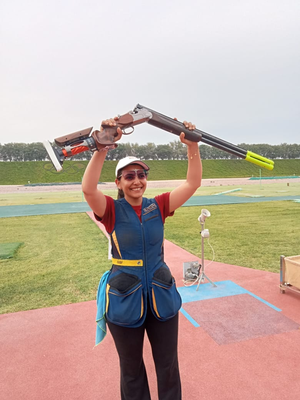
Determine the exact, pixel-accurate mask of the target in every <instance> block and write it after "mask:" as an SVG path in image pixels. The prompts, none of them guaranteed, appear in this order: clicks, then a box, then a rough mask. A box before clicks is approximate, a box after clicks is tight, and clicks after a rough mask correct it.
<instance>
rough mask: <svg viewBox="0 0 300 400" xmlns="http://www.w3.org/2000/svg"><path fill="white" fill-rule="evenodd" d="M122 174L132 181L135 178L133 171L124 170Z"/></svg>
mask: <svg viewBox="0 0 300 400" xmlns="http://www.w3.org/2000/svg"><path fill="white" fill-rule="evenodd" d="M122 175H123V177H124V179H126V181H133V180H134V179H135V172H126V173H124V174H122Z"/></svg>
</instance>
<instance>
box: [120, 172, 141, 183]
mask: <svg viewBox="0 0 300 400" xmlns="http://www.w3.org/2000/svg"><path fill="white" fill-rule="evenodd" d="M122 176H123V177H124V179H125V180H126V181H133V180H134V179H135V177H136V176H137V177H138V179H141V180H142V179H147V171H143V170H140V171H127V172H124V173H122Z"/></svg>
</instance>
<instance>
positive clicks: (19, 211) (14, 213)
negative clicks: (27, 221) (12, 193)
mask: <svg viewBox="0 0 300 400" xmlns="http://www.w3.org/2000/svg"><path fill="white" fill-rule="evenodd" d="M87 211H91V208H90V207H89V205H88V204H87V203H86V202H81V203H79V202H78V203H51V204H27V205H21V206H2V207H0V218H10V217H25V216H33V215H50V214H71V213H82V212H87Z"/></svg>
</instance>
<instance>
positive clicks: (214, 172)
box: [0, 159, 300, 185]
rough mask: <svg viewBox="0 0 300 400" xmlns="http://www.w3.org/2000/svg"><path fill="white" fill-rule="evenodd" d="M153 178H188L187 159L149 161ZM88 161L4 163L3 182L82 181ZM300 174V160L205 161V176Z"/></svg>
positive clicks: (108, 174)
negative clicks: (57, 165) (267, 165)
mask: <svg viewBox="0 0 300 400" xmlns="http://www.w3.org/2000/svg"><path fill="white" fill-rule="evenodd" d="M116 164H117V161H105V164H104V168H103V171H102V174H101V181H102V182H112V181H114V179H115V176H114V170H115V167H116ZM147 164H148V165H149V166H150V170H151V173H150V175H149V180H168V179H184V178H185V176H186V170H187V161H186V160H182V161H180V160H157V161H154V160H149V161H147ZM86 165H87V161H70V160H66V161H65V162H64V165H63V170H62V171H61V172H56V171H55V170H54V168H53V166H52V164H51V163H50V162H43V161H28V162H2V163H0V177H1V178H0V185H26V184H28V183H31V184H37V183H38V184H40V183H62V182H67V183H69V182H81V180H82V176H83V173H84V170H85V168H86ZM289 175H300V159H294V160H292V159H291V160H275V168H274V169H273V170H272V171H268V170H266V169H263V168H259V167H258V166H257V165H254V164H251V163H249V162H247V161H245V160H242V159H238V160H203V178H204V179H210V178H211V179H213V178H234V177H252V176H253V177H259V176H262V177H272V176H289Z"/></svg>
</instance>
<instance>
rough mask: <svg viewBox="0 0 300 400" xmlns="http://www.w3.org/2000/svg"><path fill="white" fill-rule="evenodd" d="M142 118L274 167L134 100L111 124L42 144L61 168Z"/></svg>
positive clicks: (109, 144) (130, 129)
mask: <svg viewBox="0 0 300 400" xmlns="http://www.w3.org/2000/svg"><path fill="white" fill-rule="evenodd" d="M145 122H147V123H148V124H150V125H153V126H155V127H157V128H160V129H163V130H165V131H167V132H170V133H173V134H175V135H178V136H179V135H180V133H181V132H184V133H185V138H186V139H188V140H191V141H193V142H200V141H201V142H203V143H205V144H208V145H210V146H213V147H216V148H218V149H220V150H223V151H226V152H228V153H230V154H233V155H234V156H236V157H239V158H243V159H245V160H246V161H249V162H251V163H253V164H256V165H258V166H260V167H263V168H266V169H268V170H272V169H273V168H274V161H272V160H269V159H268V158H265V157H262V156H260V155H258V154H255V153H253V152H251V151H247V150H244V149H242V148H241V147H238V146H236V145H234V144H232V143H229V142H226V141H225V140H223V139H220V138H218V137H216V136H212V135H210V134H208V133H206V132H203V131H201V130H199V129H194V130H193V131H190V130H189V129H187V128H185V126H184V125H183V123H182V122H179V121H177V120H175V119H172V118H170V117H167V116H166V115H163V114H160V113H158V112H157V111H154V110H152V109H150V108H148V107H144V106H142V105H141V104H137V106H136V107H135V108H134V109H133V111H129V112H128V113H127V114H124V115H121V116H119V119H118V121H117V125H116V126H114V127H111V126H108V125H107V126H106V125H102V127H103V130H102V131H99V130H95V131H93V128H87V129H83V130H81V131H78V132H74V133H71V134H68V135H65V136H61V137H58V138H56V139H54V143H55V144H56V146H57V147H54V146H52V145H51V144H50V142H49V141H44V142H43V145H44V147H45V148H46V150H47V153H48V156H49V158H50V160H51V161H52V164H53V166H54V168H55V169H56V170H57V171H61V170H62V165H63V161H64V160H65V159H66V158H68V157H72V156H74V155H76V154H79V153H82V152H84V151H92V152H94V151H100V150H101V149H102V148H103V146H104V147H105V148H115V147H117V144H116V143H114V138H115V137H116V136H117V135H118V134H117V128H121V130H122V132H123V135H130V134H131V133H132V132H133V131H134V126H135V125H139V124H142V123H145Z"/></svg>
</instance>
